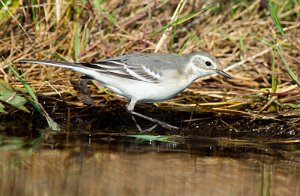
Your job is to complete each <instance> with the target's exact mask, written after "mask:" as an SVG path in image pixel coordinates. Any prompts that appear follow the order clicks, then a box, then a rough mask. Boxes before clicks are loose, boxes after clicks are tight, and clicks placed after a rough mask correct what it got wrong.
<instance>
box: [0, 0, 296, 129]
mask: <svg viewBox="0 0 300 196" xmlns="http://www.w3.org/2000/svg"><path fill="white" fill-rule="evenodd" d="M149 2H150V4H149ZM224 2H225V1H217V0H209V1H192V0H190V1H180V4H179V1H178V2H177V1H173V0H166V1H151V0H144V1H140V0H132V1H127V0H124V1H121V0H111V1H103V2H102V3H101V4H99V5H95V4H93V1H86V2H84V1H61V0H56V1H55V4H54V3H50V1H46V2H44V3H41V4H34V5H28V4H24V5H19V7H17V8H15V9H12V10H10V11H11V13H12V15H13V16H14V17H15V19H16V20H17V21H19V23H20V24H21V25H22V27H23V28H24V30H25V32H26V34H28V36H27V35H26V34H25V32H24V31H23V30H22V28H21V27H20V25H19V24H18V23H17V22H16V20H15V19H14V18H12V17H8V18H7V19H6V20H2V21H1V23H0V29H1V30H0V56H2V57H4V58H5V59H6V61H7V62H13V65H14V66H15V68H17V69H18V70H20V71H21V70H22V71H23V77H25V78H26V80H27V82H28V83H29V84H30V85H31V86H32V87H33V88H34V89H36V92H37V94H43V95H46V96H57V98H59V99H64V100H66V101H67V102H68V103H69V104H76V105H79V106H82V107H83V104H81V103H80V102H74V101H72V100H74V97H75V96H76V95H77V92H76V90H74V88H73V87H72V85H71V82H70V80H75V79H79V76H80V75H79V74H77V73H74V72H72V71H70V70H65V69H61V68H54V67H47V66H41V65H29V64H27V65H24V64H18V63H14V62H15V61H17V60H18V59H21V58H29V59H54V60H58V58H63V59H66V60H68V61H77V62H80V61H93V60H99V59H103V58H107V57H113V56H118V55H122V54H125V53H132V52H135V51H139V52H154V51H155V50H158V52H161V53H183V54H184V53H189V52H191V51H201V50H204V51H209V52H210V53H212V54H214V55H215V56H216V57H217V58H218V59H219V60H220V61H221V62H222V64H223V65H225V66H229V69H230V71H229V73H230V74H231V75H232V76H233V79H231V80H225V79H224V78H222V77H219V76H216V77H210V78H203V79H200V80H198V81H197V82H195V83H194V84H193V85H192V86H191V87H190V88H189V89H188V90H186V91H185V92H184V93H182V94H180V95H178V96H177V97H176V98H174V99H172V100H170V101H168V102H164V103H158V104H157V105H160V106H161V107H167V108H174V106H180V108H181V109H182V110H191V111H194V110H195V107H196V112H197V111H199V112H201V111H203V110H206V111H207V110H209V111H214V112H216V113H224V114H230V115H236V114H238V115H246V116H249V117H250V118H254V119H257V118H260V119H265V118H271V119H275V120H278V119H280V118H281V117H293V120H291V122H292V124H293V126H299V124H300V120H299V116H300V109H299V108H300V104H299V103H300V91H299V86H297V84H296V83H295V82H293V80H292V79H291V77H290V76H289V75H288V73H287V70H286V67H285V66H284V64H283V62H282V60H281V58H280V57H279V56H278V54H277V52H276V51H275V50H274V45H276V44H278V45H280V47H281V48H282V50H283V53H284V56H285V58H286V60H287V63H288V64H289V66H290V68H291V70H293V72H294V73H295V74H296V75H298V77H299V73H300V22H299V21H300V5H299V1H296V0H295V1H287V0H286V1H280V2H279V1H278V2H277V1H276V2H277V3H276V2H275V7H276V8H277V9H276V11H277V15H278V18H279V20H280V22H281V25H282V26H283V30H284V33H285V35H283V36H282V35H280V34H279V33H278V30H277V28H276V26H275V24H274V23H273V21H272V17H271V16H270V14H269V12H268V7H267V6H266V5H265V4H266V1H264V0H255V1H227V3H224ZM282 2H284V3H282ZM211 4H213V7H209V6H210V5H211ZM178 5H180V6H183V7H181V8H180V7H179V8H178V9H177V6H178ZM205 7H209V8H208V9H203V8H205ZM175 10H176V12H175ZM174 13H175V14H174ZM191 13H196V14H195V15H191ZM185 16H190V17H187V19H186V20H181V22H180V24H177V23H176V25H172V26H171V27H170V26H166V25H167V24H168V23H169V22H170V21H176V19H177V18H179V19H180V18H182V17H185ZM173 24H174V23H173ZM167 27H169V28H167ZM162 28H164V29H167V30H164V31H162ZM160 40H161V41H160ZM160 44H161V45H160ZM272 62H274V65H275V69H274V72H273V82H272ZM0 72H1V77H3V78H4V79H5V80H7V81H9V82H10V83H12V84H13V85H15V86H18V85H21V84H20V83H19V82H18V81H16V80H15V79H14V77H13V75H12V73H11V72H10V71H9V70H8V69H7V66H6V64H5V62H0ZM298 80H299V79H298ZM275 81H277V84H278V85H276V82H275ZM91 90H92V93H93V95H95V96H94V99H95V102H96V103H101V102H107V100H112V99H114V100H115V99H122V98H120V97H118V96H110V95H109V94H107V93H106V92H104V91H101V92H99V90H98V88H96V87H95V86H94V85H92V87H91ZM176 108H177V107H176ZM197 108H198V109H197ZM294 117H296V118H294Z"/></svg>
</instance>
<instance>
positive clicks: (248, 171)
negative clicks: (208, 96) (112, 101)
mask: <svg viewBox="0 0 300 196" xmlns="http://www.w3.org/2000/svg"><path fill="white" fill-rule="evenodd" d="M84 114H86V112H85V113H84ZM91 114H93V117H91V116H87V115H85V116H81V117H80V116H76V119H77V120H72V119H71V122H72V124H69V125H63V123H61V122H60V124H62V125H63V127H64V128H65V130H67V131H66V132H60V133H53V132H51V131H49V130H47V129H45V128H44V127H45V126H46V125H45V122H44V121H43V120H40V119H39V117H35V118H32V120H31V121H30V120H26V119H25V118H26V117H24V119H23V120H22V118H23V117H22V118H21V117H17V118H15V119H18V120H14V118H10V117H2V122H1V123H0V157H1V159H0V195H4V196H5V195H18V196H19V195H39V196H40V195H151V196H152V195H189V196H190V195H218V196H219V195H222V196H223V195H225V196H226V195H228V196H234V195H251V196H253V195H293V196H295V195H300V140H299V139H298V136H297V135H296V133H297V131H291V129H288V128H286V127H284V125H283V126H279V125H278V126H277V125H276V124H274V123H272V122H271V123H269V124H266V122H265V121H264V122H258V123H255V122H251V123H247V121H246V120H245V121H243V119H241V118H240V117H239V119H238V120H237V121H238V122H239V123H235V122H233V123H231V121H234V120H232V119H229V120H228V119H214V118H205V120H203V121H199V122H197V123H192V124H190V125H189V126H191V127H192V129H190V130H189V129H184V130H181V131H180V132H169V131H165V130H160V131H156V132H154V133H153V134H151V135H146V136H145V135H137V133H136V132H134V131H132V130H134V125H133V124H131V127H130V126H128V125H126V127H127V126H128V127H129V128H130V129H129V130H126V129H125V130H124V128H122V127H124V125H122V123H120V121H116V120H115V119H116V118H113V117H112V116H108V115H104V114H98V116H97V115H94V114H95V113H91ZM108 114H111V112H109V113H108ZM52 116H53V114H52ZM117 116H118V115H117ZM85 118H86V119H92V120H91V121H88V120H85ZM120 118H121V119H122V116H121V117H120V116H118V119H120ZM20 119H21V120H20ZM41 119H42V118H41ZM99 119H100V120H99ZM109 119H110V121H116V122H115V123H116V124H117V126H116V127H109V125H113V124H114V122H110V121H109ZM127 119H129V120H130V118H128V117H127ZM184 119H188V118H187V117H185V118H184ZM199 119H201V118H199ZM61 121H62V122H66V119H65V118H61ZM36 122H40V124H39V123H36ZM216 122H220V123H221V124H222V126H220V125H219V124H217V123H216ZM224 122H226V123H224ZM249 122H250V121H249ZM118 123H119V124H118ZM224 124H225V125H226V124H228V125H230V127H226V126H224ZM183 125H185V126H187V125H186V124H183ZM233 126H234V128H232V127H233ZM108 127H109V128H108ZM120 127H121V128H120ZM276 127H277V129H276ZM279 129H280V130H285V129H286V130H288V131H289V133H291V134H288V133H287V131H285V132H284V131H280V130H279Z"/></svg>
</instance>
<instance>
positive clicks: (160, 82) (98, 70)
mask: <svg viewBox="0 0 300 196" xmlns="http://www.w3.org/2000/svg"><path fill="white" fill-rule="evenodd" d="M19 62H20V63H34V64H43V65H50V66H57V67H64V68H68V69H71V70H73V71H76V72H80V73H82V74H84V75H86V76H87V77H89V78H91V79H94V80H97V81H99V82H100V83H101V84H102V85H103V86H105V87H107V88H108V89H110V90H111V91H112V92H114V93H116V94H118V95H121V96H123V97H126V98H127V99H128V103H127V105H126V108H127V110H128V112H129V113H131V114H132V119H133V121H134V122H135V124H136V126H137V128H138V130H139V131H141V132H142V131H143V130H142V129H141V127H140V126H139V125H138V123H137V121H136V120H135V118H134V117H133V115H136V116H139V117H142V118H145V119H147V120H149V121H152V122H154V123H156V124H159V125H161V126H162V127H165V128H168V129H178V127H176V126H173V125H169V124H167V123H165V122H162V121H159V120H157V119H153V118H151V117H148V116H145V115H143V114H140V113H137V112H135V111H134V107H135V105H136V103H137V102H145V103H154V102H161V101H166V100H169V99H171V98H173V97H175V96H176V95H177V94H178V93H180V92H182V91H183V90H185V89H186V88H187V87H188V86H190V85H191V84H192V83H193V82H194V81H195V80H197V79H198V78H201V77H205V76H209V75H212V74H220V75H222V76H224V77H226V78H231V76H230V75H229V74H227V73H226V72H224V71H223V69H222V68H221V66H220V63H219V61H218V60H217V59H216V58H215V57H214V56H213V55H211V54H209V53H207V52H192V53H190V54H186V55H179V54H164V53H131V54H125V55H121V56H117V57H113V58H108V59H104V60H100V61H95V62H82V63H73V62H59V61H52V60H30V59H21V60H19ZM154 128H155V127H154Z"/></svg>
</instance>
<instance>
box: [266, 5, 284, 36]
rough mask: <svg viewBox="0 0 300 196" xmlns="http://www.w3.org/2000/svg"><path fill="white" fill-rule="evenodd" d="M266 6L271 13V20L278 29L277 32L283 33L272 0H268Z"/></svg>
mask: <svg viewBox="0 0 300 196" xmlns="http://www.w3.org/2000/svg"><path fill="white" fill-rule="evenodd" d="M268 8H269V12H270V14H271V17H272V19H273V22H274V23H275V26H276V28H277V30H278V31H279V33H280V34H281V35H284V32H283V28H282V26H281V24H280V21H279V19H278V16H277V12H276V9H275V6H274V4H273V2H272V0H270V1H269V4H268Z"/></svg>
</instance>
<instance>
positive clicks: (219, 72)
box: [216, 69, 231, 78]
mask: <svg viewBox="0 0 300 196" xmlns="http://www.w3.org/2000/svg"><path fill="white" fill-rule="evenodd" d="M216 72H217V73H218V74H220V75H222V76H224V77H226V78H231V76H230V75H229V74H228V73H226V72H225V71H223V70H222V69H217V70H216Z"/></svg>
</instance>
